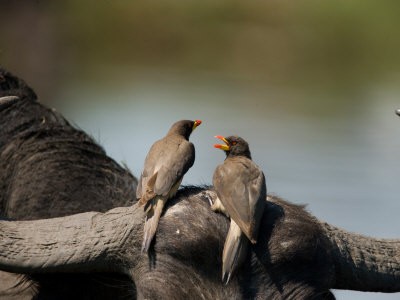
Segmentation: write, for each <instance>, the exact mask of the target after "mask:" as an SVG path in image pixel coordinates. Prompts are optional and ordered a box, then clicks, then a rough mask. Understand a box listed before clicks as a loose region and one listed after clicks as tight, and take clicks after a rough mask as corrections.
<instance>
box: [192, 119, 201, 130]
mask: <svg viewBox="0 0 400 300" xmlns="http://www.w3.org/2000/svg"><path fill="white" fill-rule="evenodd" d="M200 124H201V120H196V121H195V122H194V124H193V128H192V131H193V130H195V129H196V127H197V126H199V125H200Z"/></svg>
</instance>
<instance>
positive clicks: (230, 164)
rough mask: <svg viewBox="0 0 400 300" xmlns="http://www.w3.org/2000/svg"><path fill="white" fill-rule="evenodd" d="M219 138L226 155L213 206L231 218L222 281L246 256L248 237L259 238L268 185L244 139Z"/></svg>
mask: <svg viewBox="0 0 400 300" xmlns="http://www.w3.org/2000/svg"><path fill="white" fill-rule="evenodd" d="M216 138H219V139H221V140H222V141H224V143H225V144H224V145H214V147H215V148H219V149H221V150H223V151H225V153H226V159H225V161H224V163H223V164H221V165H219V166H217V168H216V169H215V172H214V177H213V186H214V189H215V192H216V193H217V196H218V198H217V199H216V201H215V202H214V204H213V205H212V206H211V209H212V210H213V211H221V212H223V213H224V214H225V215H226V216H227V217H229V218H230V220H231V223H230V227H229V231H228V235H227V237H226V240H225V245H224V250H223V253H222V281H223V282H224V283H225V284H227V283H228V282H229V280H230V279H231V277H232V276H233V275H234V274H235V272H236V271H237V270H238V268H239V267H240V266H241V265H242V264H243V262H244V260H245V259H246V255H247V248H248V246H249V241H250V242H251V243H253V244H255V243H256V242H257V236H258V229H259V225H260V222H261V218H262V215H263V212H264V206H265V201H266V192H267V187H266V184H265V177H264V174H263V172H262V171H261V169H260V168H259V167H258V166H257V165H256V164H255V163H254V162H253V161H252V160H251V154H250V149H249V144H248V143H247V142H246V141H245V140H244V139H242V138H241V137H238V136H230V137H227V138H224V137H222V136H216Z"/></svg>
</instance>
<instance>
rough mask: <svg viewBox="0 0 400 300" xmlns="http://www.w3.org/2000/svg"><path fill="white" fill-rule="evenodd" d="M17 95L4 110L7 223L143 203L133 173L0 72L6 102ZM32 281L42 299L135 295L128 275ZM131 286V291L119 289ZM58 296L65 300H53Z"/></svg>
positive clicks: (1, 195)
mask: <svg viewBox="0 0 400 300" xmlns="http://www.w3.org/2000/svg"><path fill="white" fill-rule="evenodd" d="M10 95H15V96H18V97H19V100H18V101H14V102H11V103H10V104H5V105H0V215H1V216H3V217H7V218H14V219H18V220H34V219H43V218H52V217H61V216H65V215H70V214H75V213H80V212H87V211H101V212H104V211H107V210H109V209H111V208H113V207H117V206H128V205H131V204H133V203H134V202H135V201H136V186H137V179H136V178H135V177H134V176H133V175H132V174H131V173H130V172H129V170H126V169H124V168H122V167H120V166H119V165H118V164H117V163H116V162H115V161H114V160H112V159H111V158H109V157H108V156H107V155H106V153H105V151H104V150H103V149H102V147H100V146H99V145H98V144H97V143H96V142H95V141H94V140H93V139H92V138H91V137H89V136H88V135H87V134H86V133H85V132H83V131H81V130H78V129H76V128H74V127H73V126H71V125H70V124H69V123H68V122H67V121H66V120H65V119H64V118H63V117H62V116H61V115H60V114H59V113H58V112H56V111H55V110H54V109H48V108H46V107H44V106H43V105H41V104H40V103H38V102H37V97H36V94H35V93H34V91H33V90H32V89H31V88H29V87H28V86H27V85H26V83H25V82H24V81H23V80H21V79H19V78H17V77H15V76H14V75H12V74H11V73H9V72H8V71H6V70H4V69H3V68H1V67H0V97H3V96H10ZM32 278H33V279H34V280H35V281H36V284H35V285H36V286H37V287H38V288H37V292H38V294H37V298H36V299H61V295H63V296H64V298H63V299H80V298H79V297H81V296H82V298H81V299H101V297H102V296H104V295H110V298H109V299H118V294H120V295H121V297H120V298H121V299H122V298H125V299H126V297H127V296H130V295H131V294H132V288H133V289H134V287H133V285H132V284H131V282H130V281H128V280H127V279H126V277H125V276H123V275H115V276H112V277H111V276H107V275H106V274H104V275H103V274H100V275H96V276H88V275H84V274H82V275H76V276H75V275H74V276H71V275H68V274H66V275H58V276H46V275H40V276H36V277H32ZM0 280H1V278H0ZM127 285H128V286H129V287H130V288H123V289H121V288H113V287H114V286H116V287H120V286H124V287H125V286H127ZM102 287H104V288H102ZM116 291H122V292H119V293H117V292H116ZM52 293H54V294H56V295H57V296H56V297H51V296H49V295H52ZM88 295H90V297H89V296H88ZM111 295H113V296H111ZM0 297H1V298H2V299H3V298H4V297H3V296H1V295H0Z"/></svg>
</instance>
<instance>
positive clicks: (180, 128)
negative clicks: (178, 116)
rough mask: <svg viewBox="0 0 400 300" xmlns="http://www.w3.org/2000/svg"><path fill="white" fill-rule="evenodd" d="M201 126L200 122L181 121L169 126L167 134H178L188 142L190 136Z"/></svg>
mask: <svg viewBox="0 0 400 300" xmlns="http://www.w3.org/2000/svg"><path fill="white" fill-rule="evenodd" d="M200 124H201V120H196V121H191V120H181V121H178V122H176V123H175V124H174V125H172V126H171V129H170V130H169V132H168V133H170V134H179V135H182V136H184V137H185V139H187V140H189V136H190V134H191V133H192V132H193V130H195V129H196V127H198V126H199V125H200Z"/></svg>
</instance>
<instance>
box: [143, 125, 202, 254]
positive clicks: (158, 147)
mask: <svg viewBox="0 0 400 300" xmlns="http://www.w3.org/2000/svg"><path fill="white" fill-rule="evenodd" d="M200 124H201V121H200V120H197V121H190V120H182V121H178V122H176V123H175V124H174V125H172V127H171V129H170V130H169V131H168V133H167V135H166V136H165V137H164V138H162V139H161V140H158V141H157V142H155V143H154V144H153V146H152V147H151V148H150V151H149V153H148V154H147V157H146V160H145V162H144V167H143V171H142V175H141V176H140V181H139V185H138V187H137V192H136V197H137V198H138V199H139V202H138V204H139V205H141V206H144V209H145V212H146V220H145V224H144V237H143V244H142V253H143V252H148V250H149V247H150V244H151V241H152V240H153V237H154V234H155V232H156V229H157V225H158V221H159V220H160V216H161V213H162V209H163V207H164V205H165V203H166V202H167V200H168V199H170V198H172V197H174V196H175V194H176V192H177V190H178V188H179V185H180V184H181V181H182V178H183V175H185V173H186V172H187V171H188V170H189V168H190V167H191V166H193V163H194V158H195V151H194V146H193V144H192V143H190V142H189V136H190V134H191V133H192V131H193V130H194V129H195V128H196V127H197V126H199V125H200Z"/></svg>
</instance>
